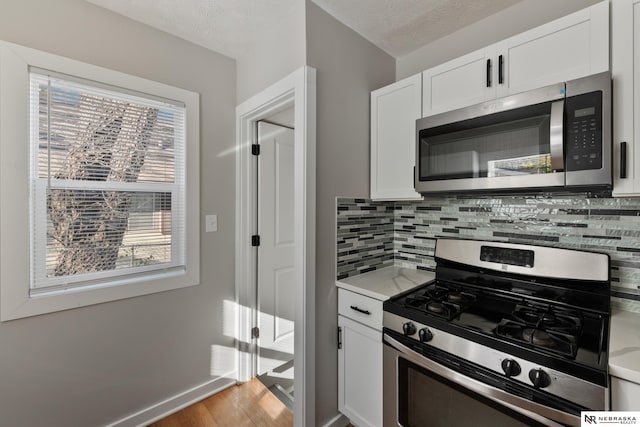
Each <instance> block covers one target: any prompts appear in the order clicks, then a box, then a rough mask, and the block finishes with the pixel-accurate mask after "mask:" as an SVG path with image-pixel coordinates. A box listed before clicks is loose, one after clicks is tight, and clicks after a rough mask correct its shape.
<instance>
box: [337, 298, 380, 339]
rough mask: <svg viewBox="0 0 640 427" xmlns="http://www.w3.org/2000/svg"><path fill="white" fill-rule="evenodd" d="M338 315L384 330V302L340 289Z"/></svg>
mask: <svg viewBox="0 0 640 427" xmlns="http://www.w3.org/2000/svg"><path fill="white" fill-rule="evenodd" d="M338 314H341V315H343V316H345V317H347V318H349V319H352V320H356V321H358V322H360V323H363V324H365V325H367V326H370V327H372V328H374V329H376V330H378V331H381V330H382V301H380V300H377V299H374V298H370V297H366V296H364V295H360V294H357V293H355V292H351V291H347V290H344V289H338Z"/></svg>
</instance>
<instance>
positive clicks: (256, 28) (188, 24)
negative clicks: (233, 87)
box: [86, 0, 301, 59]
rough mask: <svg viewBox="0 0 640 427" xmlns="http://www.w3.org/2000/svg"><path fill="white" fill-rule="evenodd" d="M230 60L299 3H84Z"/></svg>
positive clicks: (134, 0)
mask: <svg viewBox="0 0 640 427" xmlns="http://www.w3.org/2000/svg"><path fill="white" fill-rule="evenodd" d="M86 1H88V2H89V3H93V4H95V5H98V6H101V7H104V8H105V9H110V10H112V11H114V12H116V13H118V14H120V15H124V16H127V17H129V18H131V19H133V20H136V21H139V22H142V23H144V24H147V25H149V26H151V27H154V28H157V29H159V30H162V31H165V32H167V33H170V34H173V35H175V36H178V37H180V38H183V39H185V40H188V41H190V42H192V43H195V44H197V45H200V46H204V47H206V48H208V49H211V50H213V51H216V52H218V53H221V54H223V55H226V56H230V57H232V58H235V59H237V58H239V57H241V56H243V55H244V53H245V52H246V51H248V50H249V48H248V45H249V44H250V43H253V41H254V40H255V34H263V32H265V31H269V28H270V27H271V26H272V25H273V22H277V21H274V17H276V19H277V17H280V18H282V19H287V18H288V17H289V16H290V15H291V12H292V10H294V9H295V7H294V5H295V4H296V3H297V2H299V1H301V0H275V1H274V0H86Z"/></svg>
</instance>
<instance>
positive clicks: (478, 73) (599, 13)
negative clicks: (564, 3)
mask: <svg viewBox="0 0 640 427" xmlns="http://www.w3.org/2000/svg"><path fill="white" fill-rule="evenodd" d="M607 70H609V3H608V2H606V1H605V2H601V3H598V4H595V5H593V6H591V7H589V8H586V9H583V10H580V11H578V12H575V13H572V14H570V15H567V16H565V17H562V18H559V19H556V20H555V21H552V22H550V23H548V24H545V25H542V26H540V27H536V28H533V29H531V30H529V31H526V32H524V33H521V34H518V35H516V36H514V37H511V38H508V39H506V40H503V41H501V42H498V43H495V44H493V45H491V46H488V47H486V48H484V49H480V50H478V51H475V52H472V53H470V54H468V55H465V56H462V57H460V58H456V59H454V60H452V61H448V62H446V63H444V64H441V65H438V66H436V67H433V68H431V69H429V70H426V71H424V72H423V91H424V93H423V100H424V102H423V111H422V112H423V116H429V115H433V114H437V113H441V112H444V111H449V110H454V109H456V108H461V107H466V106H469V105H473V104H477V103H480V102H483V101H487V100H491V99H494V98H496V97H503V96H507V95H511V94H514V93H519V92H523V91H526V90H530V89H535V88H538V87H543V86H547V85H550V84H554V83H559V82H563V81H567V80H573V79H576V78H579V77H584V76H588V75H590V74H596V73H599V72H602V71H607Z"/></svg>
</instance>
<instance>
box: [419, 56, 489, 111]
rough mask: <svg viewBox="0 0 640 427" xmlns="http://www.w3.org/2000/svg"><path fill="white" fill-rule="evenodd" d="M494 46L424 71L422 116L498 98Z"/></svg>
mask: <svg viewBox="0 0 640 427" xmlns="http://www.w3.org/2000/svg"><path fill="white" fill-rule="evenodd" d="M494 54H495V46H490V47H488V48H484V49H480V50H477V51H475V52H471V53H469V54H467V55H464V56H461V57H460V58H456V59H454V60H452V61H448V62H445V63H444V64H440V65H437V66H435V67H433V68H430V69H428V70H426V71H424V72H423V73H422V90H423V97H422V115H423V116H424V117H426V116H430V115H433V114H437V113H440V112H443V111H449V110H455V109H456V108H461V107H465V106H467V105H473V104H478V103H480V102H483V101H488V100H490V99H493V98H495V97H496V84H495V81H494V80H495V79H494V73H493V67H494V64H493V57H494Z"/></svg>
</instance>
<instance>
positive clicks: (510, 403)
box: [383, 334, 580, 427]
mask: <svg viewBox="0 0 640 427" xmlns="http://www.w3.org/2000/svg"><path fill="white" fill-rule="evenodd" d="M383 340H384V342H386V343H387V344H389V345H390V346H391V347H393V348H395V349H396V350H397V351H398V352H399V353H401V354H402V356H403V357H404V358H406V359H407V360H409V361H411V362H413V363H415V364H416V365H418V366H422V367H423V368H425V369H427V370H429V371H431V372H434V373H436V374H438V375H440V376H441V377H443V378H446V379H448V380H450V381H453V382H454V383H457V384H460V385H462V386H464V387H465V388H467V389H469V390H471V391H474V392H476V393H478V394H480V395H482V396H486V397H488V398H490V399H492V400H494V401H496V402H498V403H500V404H502V405H504V406H507V407H509V408H511V409H513V410H515V411H518V412H520V413H523V414H524V415H526V416H528V417H531V418H533V419H535V420H537V421H539V422H541V423H543V424H545V425H548V426H553V427H562V426H561V425H560V424H557V423H556V422H554V421H557V422H560V423H564V424H565V425H570V426H576V427H580V417H578V416H575V415H571V414H568V413H566V412H562V411H559V410H557V409H554V408H550V407H548V406H544V405H541V404H539V403H536V402H532V401H530V400H527V399H524V398H522V397H519V396H515V395H512V394H509V393H507V392H505V391H503V390H500V389H498V388H495V387H492V386H490V385H487V384H484V383H482V382H480V381H478V380H475V379H473V378H469V377H467V376H466V375H463V374H461V373H459V372H456V371H454V370H453V369H450V368H447V367H446V366H443V365H441V364H439V363H437V362H434V361H433V360H430V359H428V358H426V357H425V356H423V355H421V354H419V353H416V352H415V351H413V350H411V349H410V348H409V347H407V346H405V345H403V344H402V343H400V342H399V341H397V340H396V339H394V338H392V337H390V336H389V335H388V334H384V335H383ZM552 420H553V421H552Z"/></svg>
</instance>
